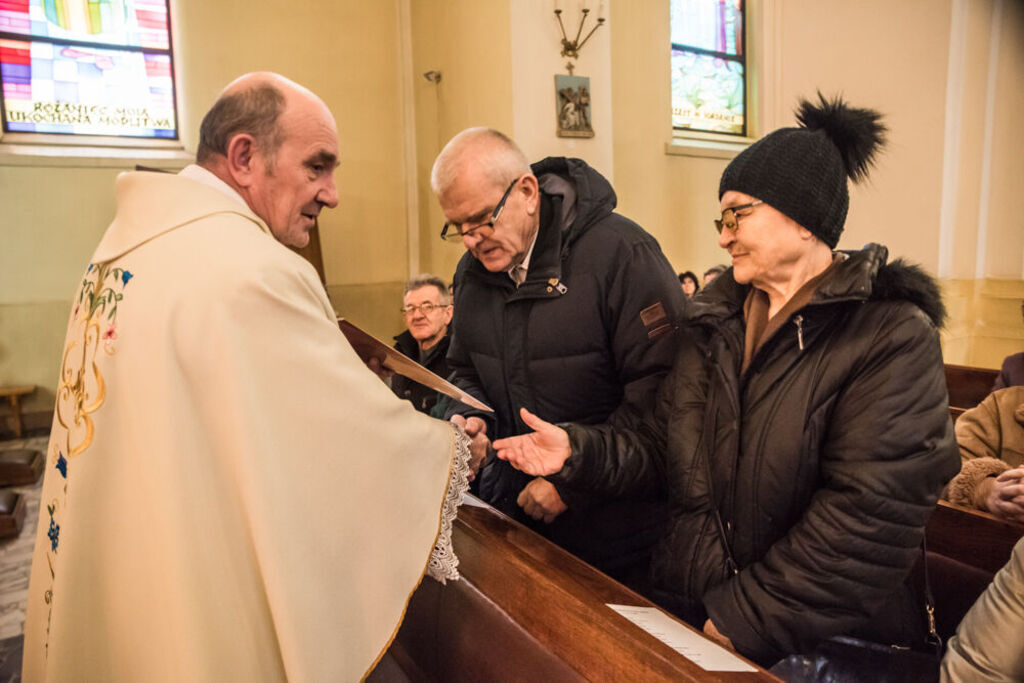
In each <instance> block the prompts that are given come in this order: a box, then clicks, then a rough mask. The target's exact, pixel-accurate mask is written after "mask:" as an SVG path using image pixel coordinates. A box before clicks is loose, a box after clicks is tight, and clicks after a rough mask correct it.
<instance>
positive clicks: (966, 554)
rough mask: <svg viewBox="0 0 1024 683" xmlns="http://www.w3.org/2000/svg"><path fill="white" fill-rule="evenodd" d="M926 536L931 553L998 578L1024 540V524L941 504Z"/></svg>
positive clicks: (979, 511)
mask: <svg viewBox="0 0 1024 683" xmlns="http://www.w3.org/2000/svg"><path fill="white" fill-rule="evenodd" d="M925 536H926V538H927V540H928V550H930V551H932V552H934V553H938V554H940V555H945V556H946V557H949V558H952V559H954V560H956V561H958V562H963V563H964V564H967V565H970V566H972V567H977V568H978V569H983V570H985V571H987V572H990V573H992V574H995V573H996V572H997V571H999V570H1000V569H1001V568H1002V566H1003V565H1004V564H1006V563H1007V562H1008V561H1009V559H1010V554H1011V553H1012V552H1013V546H1014V545H1016V544H1017V541H1019V540H1020V539H1021V537H1022V536H1024V524H1017V523H1015V522H1008V521H1006V520H1004V519H1000V518H998V517H996V516H995V515H990V514H989V513H987V512H982V511H981V510H974V509H971V508H967V507H964V506H962V505H956V504H954V503H949V502H946V501H944V500H940V501H939V504H938V505H937V506H936V507H935V512H933V513H932V516H931V518H930V519H929V520H928V527H927V529H926V531H925Z"/></svg>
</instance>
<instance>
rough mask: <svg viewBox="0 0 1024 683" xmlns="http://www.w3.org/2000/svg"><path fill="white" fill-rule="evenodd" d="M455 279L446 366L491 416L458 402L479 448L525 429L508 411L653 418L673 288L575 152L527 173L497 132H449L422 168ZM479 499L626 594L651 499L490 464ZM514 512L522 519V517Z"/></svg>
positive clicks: (676, 306) (652, 531)
mask: <svg viewBox="0 0 1024 683" xmlns="http://www.w3.org/2000/svg"><path fill="white" fill-rule="evenodd" d="M432 182H433V186H434V190H435V192H436V193H437V195H438V199H439V201H440V204H441V208H442V210H443V211H444V214H445V218H446V219H447V220H448V222H447V223H446V224H445V233H444V234H445V235H446V236H448V237H449V238H454V239H455V240H457V241H461V242H462V243H463V244H464V246H465V247H466V250H467V253H466V254H465V255H464V256H463V258H462V260H461V261H460V262H459V265H458V268H457V270H456V273H455V283H454V287H455V317H454V320H453V322H452V330H453V332H452V341H451V346H450V348H449V352H448V362H449V365H450V366H451V367H452V369H453V370H454V373H455V375H454V376H455V379H454V382H455V384H457V385H458V386H460V387H461V388H463V389H465V390H466V391H468V392H469V393H471V394H473V395H475V396H477V397H479V398H481V399H482V400H484V401H485V402H487V403H489V404H490V405H491V406H492V407H493V408H494V410H495V413H494V416H493V418H489V417H488V416H484V415H480V414H478V413H473V412H471V411H470V410H469V409H466V407H465V406H461V405H459V406H456V407H454V408H453V410H452V413H458V414H457V415H455V417H454V418H453V419H454V420H455V421H457V422H461V423H464V424H465V425H466V427H467V433H468V434H469V435H470V436H471V437H474V440H475V444H476V446H477V447H478V448H480V447H486V446H487V439H488V438H490V437H492V436H496V437H503V436H511V435H514V434H520V433H522V432H523V431H524V430H525V426H524V425H523V422H522V421H521V420H520V419H519V415H518V412H517V411H518V408H519V407H520V406H527V407H529V408H530V409H531V410H533V411H535V412H536V413H537V414H539V415H542V416H544V417H545V418H546V419H548V420H552V421H555V422H562V421H569V420H572V421H577V422H582V423H584V424H589V423H600V422H604V421H605V420H608V419H609V418H610V417H611V416H612V415H613V413H615V412H616V411H619V412H631V411H632V412H644V411H649V410H651V409H653V403H654V397H655V393H656V390H657V386H658V384H659V382H660V380H661V378H662V377H663V376H664V375H665V374H666V373H667V372H668V369H669V368H670V367H671V363H672V358H673V356H674V354H675V348H676V345H675V341H674V333H673V327H674V326H675V323H676V322H677V320H678V314H679V311H680V309H681V308H682V305H683V298H682V292H681V290H680V289H679V284H678V281H677V280H676V276H675V273H674V272H673V270H672V268H671V266H670V265H669V263H668V261H667V260H666V259H665V257H664V255H663V254H662V253H661V249H660V248H659V246H658V243H657V242H656V241H655V239H654V238H653V237H651V236H650V235H649V234H647V233H646V232H644V231H643V230H642V229H641V228H640V227H639V226H638V225H636V224H635V223H633V222H632V221H630V220H628V219H626V218H624V217H622V216H620V215H618V214H616V213H614V209H615V202H616V199H615V192H614V191H613V190H612V188H611V186H610V185H609V184H608V181H607V180H605V179H604V178H603V177H602V176H601V175H600V174H598V173H597V172H596V171H595V170H594V169H592V168H590V167H589V166H587V164H586V163H584V162H583V161H580V160H579V159H565V158H548V159H545V160H543V161H541V162H540V163H537V164H534V165H533V167H532V168H531V167H530V165H529V164H528V162H527V161H526V157H525V156H523V153H522V152H521V151H520V150H519V148H518V147H517V146H516V145H515V143H513V142H512V141H511V140H509V139H508V138H507V137H505V136H504V135H502V134H501V133H498V132H497V131H493V130H487V129H470V130H467V131H463V132H462V133H460V134H459V135H458V136H456V137H455V138H453V140H452V141H451V142H449V143H448V145H447V146H446V147H445V149H444V150H443V151H442V152H441V154H440V156H439V157H438V159H437V162H436V163H435V165H434V172H433V176H432ZM480 495H481V497H482V498H483V499H484V500H486V501H487V502H489V503H491V504H492V505H494V506H495V507H497V508H498V509H500V510H501V511H503V512H505V513H506V514H509V515H512V516H515V517H518V518H520V519H521V520H523V521H530V520H528V519H527V518H526V516H529V517H532V518H533V519H535V520H537V521H538V523H535V524H533V526H534V528H535V529H537V530H538V531H540V532H541V533H543V534H544V535H546V536H547V537H548V538H550V539H552V540H553V541H555V542H556V543H558V544H559V545H561V546H562V547H564V548H566V549H567V550H569V551H570V552H572V553H574V554H576V555H578V556H579V557H581V558H582V559H584V560H586V561H588V562H590V563H591V564H594V565H595V566H597V567H598V568H599V569H602V570H603V571H605V572H607V573H609V574H611V575H612V576H614V577H615V578H617V579H619V580H622V581H624V582H626V583H629V584H630V585H633V586H634V587H637V588H641V589H642V586H641V585H640V580H641V579H643V578H644V577H645V576H646V575H647V571H648V564H649V558H650V552H651V548H652V547H653V543H654V541H655V540H656V539H657V538H658V537H659V536H660V535H661V532H662V530H663V524H664V521H665V518H666V516H665V496H664V492H662V493H661V495H657V496H650V497H646V498H638V497H634V496H604V495H595V492H593V491H591V490H590V489H588V488H587V487H586V486H577V485H571V484H562V483H559V484H555V485H552V484H551V483H550V482H548V481H546V480H544V479H541V478H534V477H529V476H526V475H524V474H522V473H521V472H518V471H516V470H515V469H513V468H512V467H510V466H509V465H508V463H505V462H502V461H499V460H496V459H494V458H491V459H489V460H488V461H486V462H485V463H484V466H483V469H482V471H481V473H480ZM524 513H525V514H524Z"/></svg>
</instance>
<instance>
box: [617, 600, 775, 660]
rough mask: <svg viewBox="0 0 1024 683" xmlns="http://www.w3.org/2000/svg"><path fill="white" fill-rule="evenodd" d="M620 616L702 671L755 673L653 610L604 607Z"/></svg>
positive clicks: (651, 608)
mask: <svg viewBox="0 0 1024 683" xmlns="http://www.w3.org/2000/svg"><path fill="white" fill-rule="evenodd" d="M608 607H610V608H612V609H613V610H615V611H616V612H618V613H619V614H621V615H622V616H624V617H626V618H627V619H629V620H630V621H632V622H633V623H634V624H636V625H637V626H639V627H640V628H642V629H643V630H645V631H647V632H648V633H650V634H651V635H652V636H654V637H655V638H657V639H658V640H660V641H661V642H663V643H665V644H666V645H668V646H669V647H670V648H672V649H673V650H675V651H676V652H678V653H679V654H681V655H682V656H684V657H686V658H687V659H689V660H690V661H691V662H693V663H694V664H696V665H697V666H699V667H700V668H702V669H704V670H705V671H757V669H755V668H754V667H752V666H750V665H749V664H747V663H746V662H744V661H743V660H742V659H740V658H739V657H737V656H736V655H734V654H732V653H731V652H729V651H728V650H726V649H725V648H724V647H722V646H720V645H716V644H715V643H713V642H711V641H710V640H708V639H707V638H705V637H703V636H701V635H699V634H697V633H694V632H693V631H691V630H690V629H688V628H686V627H685V626H683V625H682V624H680V623H678V622H676V621H673V620H672V619H671V618H670V617H669V616H668V615H667V614H665V613H664V612H662V611H661V610H660V609H658V608H656V607H634V606H631V605H612V604H608Z"/></svg>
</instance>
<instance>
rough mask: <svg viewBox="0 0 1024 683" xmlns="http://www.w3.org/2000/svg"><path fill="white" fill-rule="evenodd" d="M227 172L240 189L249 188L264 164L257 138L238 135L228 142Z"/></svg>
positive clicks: (248, 135) (242, 134)
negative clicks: (260, 166)
mask: <svg viewBox="0 0 1024 683" xmlns="http://www.w3.org/2000/svg"><path fill="white" fill-rule="evenodd" d="M226 156H227V170H228V173H229V174H231V178H232V179H233V180H234V181H235V183H237V184H238V185H239V186H240V187H249V186H250V185H252V183H253V180H254V178H255V176H256V174H257V172H258V170H259V166H258V165H262V164H263V159H262V155H261V154H260V151H259V146H258V145H257V144H256V138H254V137H253V136H252V135H250V134H248V133H238V134H237V135H234V136H233V137H232V138H231V140H230V141H228V149H227V155H226Z"/></svg>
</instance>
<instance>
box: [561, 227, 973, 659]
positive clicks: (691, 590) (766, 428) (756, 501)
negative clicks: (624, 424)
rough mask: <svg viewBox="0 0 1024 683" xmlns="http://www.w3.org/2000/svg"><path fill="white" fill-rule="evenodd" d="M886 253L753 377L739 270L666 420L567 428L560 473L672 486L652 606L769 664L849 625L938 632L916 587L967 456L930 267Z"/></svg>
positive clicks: (706, 298)
mask: <svg viewBox="0 0 1024 683" xmlns="http://www.w3.org/2000/svg"><path fill="white" fill-rule="evenodd" d="M886 258H887V250H886V249H885V248H884V247H881V246H877V245H869V246H868V247H866V248H865V249H864V250H863V251H859V252H852V253H849V254H848V258H846V260H844V261H842V262H840V263H837V264H836V266H835V269H836V270H835V274H834V276H832V277H831V278H829V279H827V280H826V281H824V282H823V283H822V284H821V286H820V287H819V289H818V291H817V292H816V293H815V294H814V296H813V298H812V300H811V302H810V303H808V304H807V305H806V306H805V307H804V308H802V309H801V310H800V311H798V312H797V313H795V314H794V315H793V316H792V317H791V318H790V320H789V322H788V323H786V324H784V325H783V327H782V328H780V329H779V330H778V331H777V332H776V334H775V335H774V336H773V337H772V338H771V339H769V340H768V341H767V342H766V343H765V344H764V346H763V347H762V348H761V349H760V350H759V351H758V353H757V354H756V355H755V356H754V358H753V359H752V361H751V365H750V368H749V369H748V371H747V372H746V373H745V374H744V375H743V376H741V375H740V368H741V364H742V360H743V344H744V318H743V303H744V300H745V299H746V296H747V292H748V289H749V288H748V287H745V286H741V285H738V284H737V283H736V282H735V281H734V280H733V278H732V271H731V270H729V271H726V273H724V274H723V275H721V276H719V278H718V279H716V280H715V282H714V283H713V284H712V285H711V286H709V287H708V288H707V289H705V290H703V291H701V292H700V294H699V295H698V296H697V297H696V298H695V299H694V301H693V302H692V303H691V306H690V308H689V310H688V315H687V318H688V324H687V325H686V326H685V327H684V329H689V330H690V331H691V335H690V336H689V337H687V336H684V337H683V338H682V345H683V346H682V348H681V349H680V352H679V355H678V356H677V358H676V362H675V365H674V368H673V370H672V373H671V374H670V375H669V377H668V378H667V379H666V381H665V383H664V385H663V386H662V389H661V391H660V392H659V404H658V409H657V411H656V413H655V415H654V416H652V417H651V418H650V419H647V420H646V421H643V422H641V421H635V422H634V423H633V424H632V425H631V427H630V428H620V429H618V430H616V429H612V428H610V427H607V426H602V427H597V428H595V427H591V428H587V427H570V435H571V439H572V444H573V455H572V456H571V457H570V458H569V460H567V461H566V465H565V467H564V468H563V470H562V472H561V473H559V475H556V477H555V478H556V479H561V480H564V481H566V482H569V483H571V484H573V485H582V486H589V487H591V488H594V489H596V490H601V491H604V492H605V493H606V494H608V495H620V494H622V493H624V492H626V491H636V490H644V488H645V487H647V488H648V489H650V488H652V487H654V486H656V483H657V481H658V480H666V481H667V482H668V485H669V487H670V501H671V502H670V504H671V506H672V513H671V514H672V520H671V522H670V526H669V531H668V533H667V534H666V536H665V538H664V539H663V541H662V542H661V543H660V544H659V546H658V548H657V550H656V551H655V557H654V559H653V569H654V584H655V591H656V592H655V599H656V600H659V601H661V602H662V603H663V604H664V606H666V607H667V608H669V609H672V610H674V611H676V612H677V613H679V614H680V615H681V616H683V617H684V618H687V619H689V620H691V621H696V622H698V624H697V625H698V626H699V625H700V623H699V622H701V621H702V619H703V617H704V616H705V615H707V616H708V617H710V619H711V620H712V622H713V623H714V624H715V625H716V626H717V627H718V629H719V630H720V631H722V633H724V634H725V635H726V636H728V637H729V638H730V639H731V640H732V642H733V643H734V644H735V646H736V647H737V649H738V650H739V651H740V652H742V653H743V654H745V655H747V656H749V657H751V658H753V659H755V660H757V661H759V662H762V663H765V664H767V663H770V662H772V661H774V660H776V659H778V658H781V657H782V656H784V655H786V654H790V653H796V652H805V651H807V650H808V649H809V648H811V647H813V645H814V644H815V643H816V642H817V641H819V640H821V639H825V638H829V637H831V636H835V635H839V634H853V635H857V636H860V637H866V638H869V639H872V640H876V641H878V642H896V641H903V642H907V641H910V640H912V639H913V638H914V636H915V635H918V634H921V633H922V632H923V622H924V619H923V609H922V608H920V607H919V606H918V605H916V604H915V600H914V599H913V597H912V596H911V594H910V591H909V590H908V588H907V586H906V585H905V580H906V579H907V576H908V572H909V571H910V569H911V567H912V565H913V564H914V562H915V560H916V559H917V558H918V557H919V556H920V554H921V550H920V543H921V539H922V536H923V534H924V526H925V522H926V521H927V519H928V516H929V514H930V513H931V511H932V508H933V507H934V505H935V502H936V500H937V498H938V495H939V492H940V491H941V489H942V487H943V485H944V484H945V482H947V481H948V480H949V479H950V478H951V477H952V476H953V475H954V474H956V472H957V469H958V467H959V458H958V455H957V448H956V444H955V441H954V437H953V430H952V425H951V422H950V419H949V413H948V408H947V396H946V384H945V375H944V371H943V364H942V353H941V350H940V348H939V339H938V333H937V329H936V328H937V326H939V325H940V324H941V321H942V319H943V317H944V315H945V312H944V309H943V306H942V303H941V300H940V297H939V294H938V290H937V288H936V286H935V283H934V282H933V281H932V280H931V279H930V278H929V277H928V276H927V275H925V274H924V273H923V272H921V271H920V270H918V269H917V268H914V267H911V266H907V265H905V264H903V263H902V262H900V261H897V262H894V263H892V264H889V265H886ZM716 507H717V509H718V510H719V512H720V516H721V521H722V523H721V527H722V530H721V532H720V531H719V528H718V527H719V525H718V523H717V519H716V515H715V514H714V510H715V508H716ZM723 534H724V535H725V536H726V537H727V538H728V539H729V544H730V546H731V550H732V553H733V557H734V560H735V565H736V566H737V568H738V573H736V574H733V573H732V572H731V571H730V569H729V564H730V563H729V562H728V558H727V553H726V550H725V548H724V544H723V542H722V541H721V538H722V535H723Z"/></svg>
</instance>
